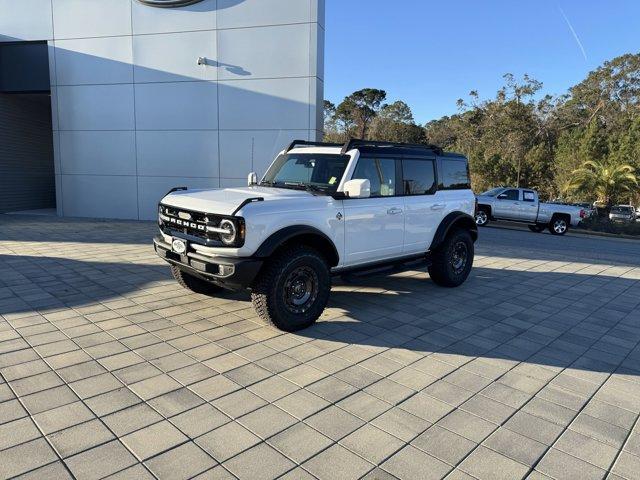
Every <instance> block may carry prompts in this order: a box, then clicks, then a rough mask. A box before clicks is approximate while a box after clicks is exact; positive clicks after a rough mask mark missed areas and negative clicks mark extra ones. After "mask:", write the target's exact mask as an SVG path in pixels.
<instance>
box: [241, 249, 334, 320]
mask: <svg viewBox="0 0 640 480" xmlns="http://www.w3.org/2000/svg"><path fill="white" fill-rule="evenodd" d="M330 292H331V275H330V272H329V265H328V264H327V261H326V260H325V258H324V257H323V256H322V255H321V254H320V253H319V252H318V251H317V250H315V249H313V248H311V247H307V246H304V245H302V246H298V247H291V248H288V249H286V250H283V251H281V252H280V253H279V254H277V255H276V256H275V257H274V258H273V259H271V260H270V261H269V263H267V264H266V265H265V266H264V268H263V270H262V271H261V272H260V275H259V276H258V278H257V280H256V282H255V284H254V286H253V289H252V292H251V301H252V303H253V307H254V308H255V310H256V313H257V314H258V315H259V316H260V318H262V319H263V320H265V321H267V322H269V323H271V324H272V325H274V326H275V327H277V328H279V329H280V330H284V331H287V332H294V331H296V330H300V329H302V328H306V327H308V326H310V325H312V324H313V323H314V322H315V321H316V320H317V319H318V317H319V316H320V315H321V314H322V312H323V311H324V308H325V307H326V306H327V302H328V301H329V293H330Z"/></svg>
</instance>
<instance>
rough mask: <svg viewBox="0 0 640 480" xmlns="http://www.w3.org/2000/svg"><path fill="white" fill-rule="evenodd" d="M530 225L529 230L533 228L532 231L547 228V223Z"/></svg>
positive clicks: (537, 231)
mask: <svg viewBox="0 0 640 480" xmlns="http://www.w3.org/2000/svg"><path fill="white" fill-rule="evenodd" d="M528 227H529V230H531V231H532V232H535V233H540V232H542V231H543V230H544V229H545V228H547V227H546V226H545V225H540V224H535V225H528Z"/></svg>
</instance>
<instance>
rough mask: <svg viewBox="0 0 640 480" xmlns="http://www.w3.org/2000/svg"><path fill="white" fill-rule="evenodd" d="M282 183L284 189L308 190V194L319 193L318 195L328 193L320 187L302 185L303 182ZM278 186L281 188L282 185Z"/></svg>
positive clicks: (307, 184)
mask: <svg viewBox="0 0 640 480" xmlns="http://www.w3.org/2000/svg"><path fill="white" fill-rule="evenodd" d="M281 183H282V188H287V187H289V188H295V189H298V190H306V191H307V192H317V193H327V190H326V189H324V188H322V187H320V186H318V185H312V184H309V183H302V182H281ZM275 185H276V186H280V184H275Z"/></svg>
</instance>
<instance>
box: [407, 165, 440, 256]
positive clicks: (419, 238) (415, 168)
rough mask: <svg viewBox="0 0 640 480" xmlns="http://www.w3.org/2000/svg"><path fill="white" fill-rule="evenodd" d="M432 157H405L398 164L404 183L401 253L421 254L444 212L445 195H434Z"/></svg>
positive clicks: (429, 241)
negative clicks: (402, 244) (400, 164)
mask: <svg viewBox="0 0 640 480" xmlns="http://www.w3.org/2000/svg"><path fill="white" fill-rule="evenodd" d="M435 163H436V161H435V157H405V158H403V160H402V180H403V183H404V189H405V192H404V193H405V197H404V209H405V217H404V225H405V231H404V247H403V253H404V254H406V255H410V254H412V253H423V252H426V251H427V250H428V249H429V246H430V245H431V241H432V240H433V237H434V235H435V233H436V229H437V228H438V226H439V225H440V222H441V221H442V219H443V217H444V215H445V213H447V211H446V206H447V202H446V200H445V198H444V197H446V195H447V192H437V191H436V175H435Z"/></svg>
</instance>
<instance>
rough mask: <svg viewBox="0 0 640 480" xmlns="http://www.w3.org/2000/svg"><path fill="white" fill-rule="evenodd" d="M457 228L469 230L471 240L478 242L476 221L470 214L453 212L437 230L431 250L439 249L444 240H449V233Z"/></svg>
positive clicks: (443, 220)
mask: <svg viewBox="0 0 640 480" xmlns="http://www.w3.org/2000/svg"><path fill="white" fill-rule="evenodd" d="M456 227H461V228H464V229H465V230H469V231H470V232H471V238H473V241H474V242H475V241H476V240H478V226H477V225H476V221H475V220H474V218H473V217H472V216H471V215H469V214H468V213H464V212H451V213H450V214H449V215H447V216H446V217H444V218H443V219H442V221H441V222H440V225H438V229H437V230H436V233H435V235H434V236H433V240H432V242H431V247H429V250H433V249H436V248H438V247H439V246H440V245H441V244H442V242H444V239H445V238H447V235H448V234H449V232H450V231H451V230H452V229H453V228H456Z"/></svg>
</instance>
